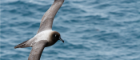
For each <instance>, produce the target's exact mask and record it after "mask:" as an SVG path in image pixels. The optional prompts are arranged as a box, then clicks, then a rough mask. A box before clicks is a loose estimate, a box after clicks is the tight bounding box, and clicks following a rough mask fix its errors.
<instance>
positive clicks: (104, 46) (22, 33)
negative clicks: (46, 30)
mask: <svg viewBox="0 0 140 60" xmlns="http://www.w3.org/2000/svg"><path fill="white" fill-rule="evenodd" d="M53 1H54V0H0V5H1V6H0V60H27V59H28V56H29V54H30V51H31V49H32V48H31V47H28V48H18V49H14V46H16V45H17V44H19V43H22V42H23V41H26V40H28V39H30V38H32V37H33V36H34V35H35V34H36V33H37V31H38V29H39V26H40V21H41V18H42V16H43V15H44V13H45V12H46V11H47V10H48V8H49V7H50V6H51V4H52V3H53ZM52 29H53V30H55V31H58V32H60V34H61V36H62V39H63V40H64V41H65V43H62V42H61V41H58V42H57V43H56V44H54V45H53V46H50V47H46V48H45V49H44V51H43V53H42V57H41V60H140V0H65V2H64V3H63V5H62V7H61V8H60V9H59V11H58V13H57V15H56V16H55V18H54V22H53V27H52Z"/></svg>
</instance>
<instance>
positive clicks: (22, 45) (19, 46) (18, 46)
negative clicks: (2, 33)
mask: <svg viewBox="0 0 140 60" xmlns="http://www.w3.org/2000/svg"><path fill="white" fill-rule="evenodd" d="M27 41H28V40H27ZM27 41H24V42H22V43H20V44H18V45H17V46H15V47H14V48H15V49H16V48H24V47H27V46H26V43H27Z"/></svg>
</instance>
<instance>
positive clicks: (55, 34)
mask: <svg viewBox="0 0 140 60" xmlns="http://www.w3.org/2000/svg"><path fill="white" fill-rule="evenodd" d="M51 40H53V41H58V40H61V41H62V42H63V43H64V40H63V39H62V38H61V35H60V33H58V32H57V31H53V32H52V33H51Z"/></svg>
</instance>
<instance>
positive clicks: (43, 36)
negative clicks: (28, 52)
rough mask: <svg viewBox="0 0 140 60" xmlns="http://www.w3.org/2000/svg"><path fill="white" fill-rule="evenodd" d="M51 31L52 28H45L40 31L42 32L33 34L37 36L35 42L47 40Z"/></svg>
mask: <svg viewBox="0 0 140 60" xmlns="http://www.w3.org/2000/svg"><path fill="white" fill-rule="evenodd" d="M51 32H53V31H52V30H45V31H42V32H40V33H38V34H37V35H36V36H35V37H37V39H36V40H35V42H38V41H40V40H48V41H49V39H50V34H51Z"/></svg>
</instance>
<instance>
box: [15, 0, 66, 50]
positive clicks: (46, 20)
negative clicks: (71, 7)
mask: <svg viewBox="0 0 140 60" xmlns="http://www.w3.org/2000/svg"><path fill="white" fill-rule="evenodd" d="M63 2H64V0H54V3H53V4H52V6H51V7H50V8H49V9H48V11H46V12H45V14H44V16H43V17H42V20H41V23H40V27H39V30H38V32H37V34H36V35H35V36H34V37H33V38H31V39H29V40H27V41H25V42H22V43H20V44H18V45H17V46H15V47H14V48H25V47H33V46H34V44H36V43H38V42H39V41H41V40H46V41H47V43H46V44H45V47H47V46H51V45H53V44H55V43H56V42H57V41H58V40H61V41H62V42H63V43H64V40H62V38H61V35H60V33H59V32H57V31H53V30H52V24H53V20H54V17H55V15H56V13H57V11H58V10H59V8H60V7H61V6H62V4H63Z"/></svg>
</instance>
